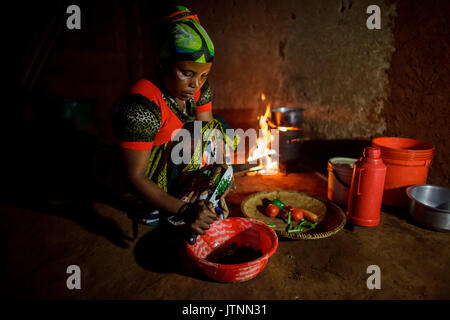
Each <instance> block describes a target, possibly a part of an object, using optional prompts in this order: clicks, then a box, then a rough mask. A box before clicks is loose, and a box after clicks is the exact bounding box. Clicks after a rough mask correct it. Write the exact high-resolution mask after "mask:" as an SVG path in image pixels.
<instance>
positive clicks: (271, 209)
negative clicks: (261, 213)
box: [266, 203, 280, 217]
mask: <svg viewBox="0 0 450 320" xmlns="http://www.w3.org/2000/svg"><path fill="white" fill-rule="evenodd" d="M279 211H280V209H279V208H278V207H277V206H276V205H274V204H272V203H270V204H269V205H268V206H267V207H266V215H267V216H269V217H276V216H277V215H278V212H279Z"/></svg>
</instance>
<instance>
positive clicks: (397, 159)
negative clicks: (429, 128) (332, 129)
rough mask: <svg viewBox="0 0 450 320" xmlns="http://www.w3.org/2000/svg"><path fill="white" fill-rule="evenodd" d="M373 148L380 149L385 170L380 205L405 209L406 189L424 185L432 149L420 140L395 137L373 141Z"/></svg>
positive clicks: (432, 154) (406, 203) (406, 202)
mask: <svg viewBox="0 0 450 320" xmlns="http://www.w3.org/2000/svg"><path fill="white" fill-rule="evenodd" d="M372 146H374V147H379V148H380V150H381V157H382V159H383V162H384V163H385V164H386V166H387V171H386V180H385V184H384V192H383V204H387V205H391V206H407V205H408V197H407V195H406V188H407V187H409V186H412V185H416V184H425V183H426V181H427V177H428V170H429V168H430V164H431V160H433V156H434V146H433V145H432V144H430V143H427V142H424V141H420V140H415V139H408V138H397V137H380V138H375V139H373V140H372Z"/></svg>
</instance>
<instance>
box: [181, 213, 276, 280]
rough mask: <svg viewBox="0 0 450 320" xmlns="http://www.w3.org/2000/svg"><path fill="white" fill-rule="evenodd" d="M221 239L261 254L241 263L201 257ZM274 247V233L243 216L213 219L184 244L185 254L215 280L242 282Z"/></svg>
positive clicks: (258, 268)
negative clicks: (193, 240)
mask: <svg viewBox="0 0 450 320" xmlns="http://www.w3.org/2000/svg"><path fill="white" fill-rule="evenodd" d="M225 242H227V243H230V242H232V243H235V244H237V245H238V246H244V247H249V248H251V249H253V250H261V252H262V256H261V257H259V258H257V259H255V260H252V261H249V262H245V263H239V264H219V263H215V262H211V261H207V260H206V259H205V258H206V257H207V256H208V255H209V254H210V253H211V252H213V251H214V250H215V249H217V248H219V247H220V246H221V245H222V244H224V243H225ZM277 247H278V236H277V234H276V233H275V231H274V230H273V229H272V228H270V227H269V226H267V225H266V224H264V223H262V222H260V221H257V220H253V219H247V218H227V219H224V220H217V221H215V222H214V223H213V224H212V225H211V227H210V229H209V230H208V231H207V232H206V234H205V235H202V236H199V237H197V242H196V243H195V244H194V245H190V244H186V248H187V252H188V254H189V256H190V257H191V258H192V259H194V261H196V262H197V264H198V265H199V267H200V268H201V269H202V270H203V272H204V273H205V274H206V275H207V276H208V277H210V278H212V279H214V280H217V281H219V282H243V281H247V280H250V279H252V278H254V277H256V276H257V275H258V274H259V273H260V272H261V271H262V270H263V269H264V267H265V266H266V264H267V261H268V260H269V258H270V257H271V256H272V255H273V254H274V252H275V251H276V249H277Z"/></svg>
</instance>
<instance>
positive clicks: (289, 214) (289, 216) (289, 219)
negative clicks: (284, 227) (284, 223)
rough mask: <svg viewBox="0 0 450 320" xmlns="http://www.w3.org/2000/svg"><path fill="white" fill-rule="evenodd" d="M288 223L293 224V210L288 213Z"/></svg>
mask: <svg viewBox="0 0 450 320" xmlns="http://www.w3.org/2000/svg"><path fill="white" fill-rule="evenodd" d="M288 224H291V212H290V211H289V213H288Z"/></svg>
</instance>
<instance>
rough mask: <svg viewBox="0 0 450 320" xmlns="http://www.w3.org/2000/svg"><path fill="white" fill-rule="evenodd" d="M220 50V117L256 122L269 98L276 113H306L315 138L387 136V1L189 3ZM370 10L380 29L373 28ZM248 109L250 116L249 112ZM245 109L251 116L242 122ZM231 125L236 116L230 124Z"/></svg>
mask: <svg viewBox="0 0 450 320" xmlns="http://www.w3.org/2000/svg"><path fill="white" fill-rule="evenodd" d="M183 3H185V4H186V5H187V6H188V7H190V8H193V9H194V8H195V10H196V11H197V12H198V14H199V17H200V21H201V23H202V24H203V25H204V26H205V27H206V29H207V30H208V32H209V33H210V35H211V37H212V38H213V41H214V44H215V47H216V58H215V63H214V70H213V72H212V73H211V76H210V77H211V83H212V85H213V86H214V89H215V91H214V92H215V95H214V105H215V108H216V110H217V112H220V111H221V110H227V113H228V114H229V111H228V110H235V111H236V112H232V114H233V117H232V118H233V119H231V120H232V121H235V122H239V120H240V119H239V118H240V117H242V120H243V121H244V120H245V121H249V119H250V121H252V120H253V119H254V120H253V121H254V123H255V125H256V117H257V115H259V114H262V113H263V112H264V109H265V105H266V103H263V102H262V101H261V100H260V96H261V93H262V92H263V93H265V95H266V97H267V101H266V102H269V103H271V105H272V106H273V107H281V106H297V107H302V108H305V118H306V121H305V129H306V130H307V131H308V132H309V135H310V136H311V137H312V138H325V139H338V138H369V137H370V136H372V135H376V134H382V133H383V132H384V131H385V129H386V123H385V120H384V118H383V117H382V116H381V111H382V109H383V105H384V101H385V99H386V93H387V86H388V78H387V74H386V70H387V69H388V68H389V66H390V64H389V62H390V59H391V54H392V52H393V36H392V19H393V17H394V13H395V5H393V4H385V3H384V2H383V1H340V0H339V1H338V0H320V1H308V0H302V1H298V0H296V1H293V0H292V1H289V0H283V1H276V2H274V1H268V0H267V1H266V0H265V1H257V0H249V1H217V2H215V3H214V5H213V6H211V5H208V4H207V3H206V2H204V1H184V2H183ZM371 4H377V5H378V6H379V7H380V8H381V30H369V29H368V28H367V27H366V20H367V18H368V16H369V15H368V14H367V13H366V9H367V7H368V6H369V5H371ZM247 109H248V110H247ZM238 110H244V111H243V112H242V114H241V115H239V112H237V111H238ZM230 118H231V117H230Z"/></svg>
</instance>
